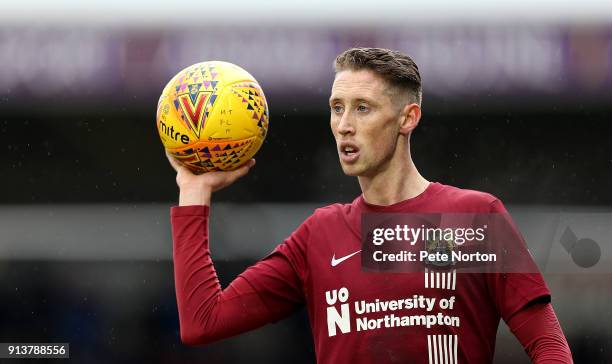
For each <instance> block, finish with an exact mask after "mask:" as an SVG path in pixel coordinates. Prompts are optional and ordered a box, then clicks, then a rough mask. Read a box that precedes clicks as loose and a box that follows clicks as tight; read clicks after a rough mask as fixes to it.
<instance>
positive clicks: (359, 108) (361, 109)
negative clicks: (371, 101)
mask: <svg viewBox="0 0 612 364" xmlns="http://www.w3.org/2000/svg"><path fill="white" fill-rule="evenodd" d="M368 110H369V108H368V107H367V106H365V105H359V106H357V111H359V112H367V111H368Z"/></svg>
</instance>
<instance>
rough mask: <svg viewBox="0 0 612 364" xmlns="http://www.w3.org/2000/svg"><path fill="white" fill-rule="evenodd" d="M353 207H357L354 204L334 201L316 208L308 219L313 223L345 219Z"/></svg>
mask: <svg viewBox="0 0 612 364" xmlns="http://www.w3.org/2000/svg"><path fill="white" fill-rule="evenodd" d="M353 208H355V207H354V206H353V205H352V204H343V203H334V204H331V205H327V206H323V207H319V208H317V209H315V210H314V212H313V213H312V215H311V216H310V218H308V220H310V222H311V223H321V222H325V223H329V221H330V220H332V221H333V220H335V219H344V218H345V216H347V215H349V214H350V213H351V210H352V209H353ZM308 220H307V221H308Z"/></svg>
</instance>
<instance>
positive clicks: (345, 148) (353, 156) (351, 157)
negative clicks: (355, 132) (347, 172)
mask: <svg viewBox="0 0 612 364" xmlns="http://www.w3.org/2000/svg"><path fill="white" fill-rule="evenodd" d="M339 149H340V159H341V160H342V161H343V162H346V163H352V162H355V161H356V160H357V159H358V158H359V148H358V147H357V146H356V145H355V144H353V143H347V142H342V143H340V148H339Z"/></svg>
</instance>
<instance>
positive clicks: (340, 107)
mask: <svg viewBox="0 0 612 364" xmlns="http://www.w3.org/2000/svg"><path fill="white" fill-rule="evenodd" d="M332 110H333V111H334V112H335V113H336V114H340V113H341V112H343V111H344V108H343V107H342V106H340V105H335V106H332Z"/></svg>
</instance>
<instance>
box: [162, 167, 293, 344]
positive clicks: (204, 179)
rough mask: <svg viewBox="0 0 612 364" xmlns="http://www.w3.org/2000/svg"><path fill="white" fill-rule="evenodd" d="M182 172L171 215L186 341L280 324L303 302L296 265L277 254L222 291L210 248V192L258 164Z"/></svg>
mask: <svg viewBox="0 0 612 364" xmlns="http://www.w3.org/2000/svg"><path fill="white" fill-rule="evenodd" d="M169 160H170V163H171V164H172V166H173V167H174V168H175V170H176V171H177V184H178V186H179V188H180V198H179V206H178V207H173V208H172V211H171V220H172V237H173V241H174V249H173V258H174V280H175V288H176V299H177V305H178V311H179V321H180V333H181V340H182V341H183V343H185V344H188V345H203V344H206V343H208V342H211V341H215V340H220V339H223V338H226V337H229V336H232V335H236V334H239V333H242V332H245V331H248V330H252V329H254V328H256V327H259V326H262V325H264V324H266V323H269V322H274V321H277V320H279V319H281V318H283V317H285V316H287V315H288V314H289V313H291V312H293V311H294V310H295V309H296V308H298V307H300V305H301V303H302V302H303V298H302V294H301V291H300V289H299V286H300V284H299V278H298V275H297V273H296V272H295V267H294V265H293V264H292V262H291V259H290V258H288V257H287V256H286V255H285V254H283V253H282V252H280V251H278V249H277V251H275V252H274V253H272V254H270V255H269V256H268V257H266V258H265V259H264V260H262V261H260V262H258V263H257V264H255V265H254V266H252V267H250V268H249V269H247V271H245V272H244V273H243V274H241V275H240V276H238V277H237V278H236V279H235V280H234V281H233V282H231V284H230V285H229V286H228V287H227V288H225V289H224V290H222V289H221V286H220V284H219V280H218V278H217V274H216V272H215V268H214V264H213V260H212V258H211V254H210V248H209V238H208V237H209V235H208V216H209V211H210V210H209V209H210V207H209V206H210V203H211V202H210V201H211V194H212V192H213V191H216V190H219V189H221V188H223V187H226V186H228V185H230V184H231V183H233V182H234V181H235V180H237V179H238V178H240V177H242V176H244V175H245V174H246V173H247V172H248V170H249V169H250V168H251V167H252V166H253V165H254V160H253V161H251V162H250V163H249V164H247V165H245V166H243V167H242V168H240V169H238V170H235V171H231V172H210V173H206V174H203V175H197V176H196V175H193V174H192V173H191V172H189V171H188V170H187V169H186V168H185V167H183V166H181V165H179V164H178V163H177V162H176V161H175V160H174V159H172V158H171V157H169Z"/></svg>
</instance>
